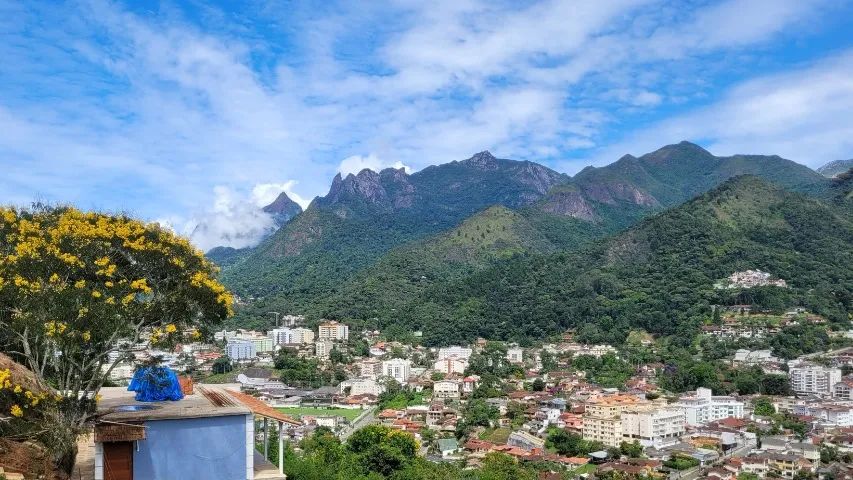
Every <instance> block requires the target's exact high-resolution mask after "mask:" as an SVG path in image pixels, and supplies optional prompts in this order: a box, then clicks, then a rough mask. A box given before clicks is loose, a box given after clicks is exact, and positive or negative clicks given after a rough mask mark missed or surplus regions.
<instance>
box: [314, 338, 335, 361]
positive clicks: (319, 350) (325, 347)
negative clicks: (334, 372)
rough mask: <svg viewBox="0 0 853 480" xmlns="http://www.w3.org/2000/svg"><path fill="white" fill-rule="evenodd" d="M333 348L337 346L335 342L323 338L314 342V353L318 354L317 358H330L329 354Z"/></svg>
mask: <svg viewBox="0 0 853 480" xmlns="http://www.w3.org/2000/svg"><path fill="white" fill-rule="evenodd" d="M333 348H335V342H333V341H331V340H328V339H323V338H321V339H319V340H317V341H316V342H314V355H316V356H317V358H322V359H326V358H329V354H330V353H331V352H332V349H333Z"/></svg>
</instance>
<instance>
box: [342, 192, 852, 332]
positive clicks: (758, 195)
mask: <svg viewBox="0 0 853 480" xmlns="http://www.w3.org/2000/svg"><path fill="white" fill-rule="evenodd" d="M851 264H853V225H851V223H850V222H849V220H846V219H844V218H843V217H842V216H841V215H840V214H839V213H838V212H837V211H836V210H835V209H833V208H832V207H829V206H827V205H826V204H823V203H821V202H819V201H817V200H814V199H811V198H808V197H805V196H803V195H800V194H795V193H789V192H787V191H784V190H782V189H779V188H778V187H775V186H772V185H770V184H768V183H766V182H764V181H762V180H760V179H757V178H755V177H750V176H745V177H738V178H736V179H733V180H730V181H728V182H726V183H725V184H723V185H722V186H721V187H719V188H717V189H715V190H713V191H711V192H709V193H707V194H705V195H702V196H700V197H698V198H697V199H695V200H692V201H690V202H688V203H686V204H684V205H682V206H680V207H676V208H674V209H672V210H669V211H667V212H665V213H663V214H660V215H657V216H655V217H653V218H650V219H648V220H645V221H643V222H641V223H640V224H638V225H637V226H635V227H633V228H631V229H629V230H628V231H626V232H624V233H622V234H619V235H617V236H615V237H612V238H611V239H609V240H607V241H606V242H601V243H599V244H597V245H594V246H591V247H588V248H585V249H582V250H581V251H578V252H575V253H557V254H548V255H536V254H526V255H525V254H522V255H516V256H513V257H512V258H509V259H507V260H505V261H502V262H499V263H498V264H496V265H494V266H492V267H489V268H487V269H484V270H481V271H479V272H476V273H474V274H472V275H470V276H468V277H466V278H463V279H460V280H457V281H450V282H441V283H437V284H436V285H434V286H432V287H431V288H429V289H428V290H427V291H425V292H424V293H423V294H421V295H418V296H417V297H415V298H412V299H411V300H410V302H409V303H408V304H407V305H406V306H405V307H403V308H401V309H399V310H398V311H397V312H396V315H394V317H393V318H391V317H385V318H379V319H378V321H379V323H380V326H387V325H391V324H395V325H399V324H400V323H402V324H403V325H404V326H403V327H402V328H407V329H421V330H423V332H424V339H425V341H426V342H428V343H436V344H439V343H442V344H443V343H454V342H459V341H465V340H470V339H472V338H476V337H477V336H486V337H489V338H507V339H516V340H522V341H523V340H525V339H530V338H542V337H543V336H545V335H547V334H549V333H554V332H557V331H561V330H562V329H565V328H569V327H575V328H578V329H579V332H580V334H581V336H582V338H585V339H587V340H589V341H611V342H616V341H619V340H621V339H622V338H623V337H624V335H625V334H626V333H627V332H628V331H629V330H630V329H631V328H642V329H645V330H647V331H649V332H652V333H655V334H660V335H677V337H678V338H684V339H688V340H689V338H691V335H690V334H691V333H692V332H695V331H696V329H697V328H698V326H699V325H700V324H701V323H702V322H703V321H705V320H706V319H708V318H709V317H710V315H711V308H710V306H711V305H713V304H735V303H741V302H750V303H753V302H754V303H756V304H757V305H759V306H766V307H767V308H770V309H784V308H787V307H789V306H791V305H804V306H806V307H808V308H809V309H811V310H813V311H816V312H818V313H821V314H823V315H825V316H827V317H829V318H830V319H833V320H836V321H844V320H845V319H846V318H847V315H848V314H849V312H850V309H851V298H853V271H851V269H849V268H848V267H847V265H851ZM750 268H753V269H754V268H758V269H762V270H765V271H768V272H771V273H772V274H774V275H777V276H779V277H781V278H784V279H786V280H787V281H788V284H789V285H790V288H788V289H781V288H776V287H764V288H755V289H750V290H745V291H728V290H723V291H721V290H715V289H714V288H713V284H714V282H715V281H716V280H718V279H720V278H723V277H725V276H728V275H729V274H731V273H732V272H734V271H740V270H746V269H750ZM348 300H349V301H351V302H352V301H356V299H348ZM679 334H680V335H679Z"/></svg>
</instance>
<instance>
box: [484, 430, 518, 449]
mask: <svg viewBox="0 0 853 480" xmlns="http://www.w3.org/2000/svg"><path fill="white" fill-rule="evenodd" d="M510 433H512V430H511V429H509V428H506V427H500V428H489V429H487V430H486V431H484V432H483V433H481V434H480V440H485V441H487V442H492V443H496V444H498V445H504V444H506V441H507V439H509V434H510Z"/></svg>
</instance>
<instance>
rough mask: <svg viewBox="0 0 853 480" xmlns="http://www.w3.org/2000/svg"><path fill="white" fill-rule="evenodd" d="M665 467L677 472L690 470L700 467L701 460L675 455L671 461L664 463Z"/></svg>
mask: <svg viewBox="0 0 853 480" xmlns="http://www.w3.org/2000/svg"><path fill="white" fill-rule="evenodd" d="M663 465H664V466H665V467H669V468H672V469H675V470H689V469H691V468H693V467H696V466H698V465H699V460H696V459H695V458H693V457H688V456H685V455H673V456H672V457H670V458H669V460H666V461H664V462H663Z"/></svg>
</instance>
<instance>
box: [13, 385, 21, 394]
mask: <svg viewBox="0 0 853 480" xmlns="http://www.w3.org/2000/svg"><path fill="white" fill-rule="evenodd" d="M12 391H13V392H15V393H21V386H20V385H15V388H14V389H13V390H12Z"/></svg>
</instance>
